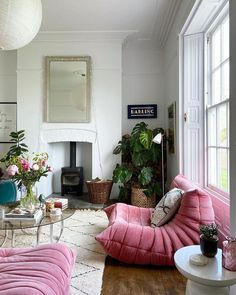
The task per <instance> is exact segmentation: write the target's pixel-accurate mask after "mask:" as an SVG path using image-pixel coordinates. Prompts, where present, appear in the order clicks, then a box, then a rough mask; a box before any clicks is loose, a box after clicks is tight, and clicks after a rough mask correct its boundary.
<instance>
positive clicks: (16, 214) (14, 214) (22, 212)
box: [3, 208, 43, 223]
mask: <svg viewBox="0 0 236 295" xmlns="http://www.w3.org/2000/svg"><path fill="white" fill-rule="evenodd" d="M42 216H43V212H42V210H41V209H35V210H34V211H33V212H30V211H28V210H26V209H24V208H15V209H13V210H11V211H10V212H8V213H5V214H4V218H3V219H4V221H11V222H12V221H22V222H30V223H38V222H39V221H40V220H41V218H42Z"/></svg>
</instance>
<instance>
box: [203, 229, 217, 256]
mask: <svg viewBox="0 0 236 295" xmlns="http://www.w3.org/2000/svg"><path fill="white" fill-rule="evenodd" d="M217 235H218V226H217V225H216V224H215V223H211V224H203V225H201V226H200V248H201V251H202V254H203V255H205V256H207V257H214V256H215V255H216V253H217V245H218V240H219V239H218V236H217Z"/></svg>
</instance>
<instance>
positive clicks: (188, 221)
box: [96, 175, 214, 265]
mask: <svg viewBox="0 0 236 295" xmlns="http://www.w3.org/2000/svg"><path fill="white" fill-rule="evenodd" d="M174 187H177V188H180V189H182V190H183V191H184V192H185V193H184V194H183V197H182V200H181V204H180V208H179V210H178V212H177V213H176V215H175V216H174V217H173V218H172V219H171V220H170V221H169V222H168V223H166V224H164V225H163V226H160V227H155V228H152V227H151V226H150V217H151V214H152V212H153V210H154V209H152V208H139V207H135V206H131V205H127V204H123V203H117V204H114V205H111V206H109V207H107V208H105V212H106V214H107V216H108V219H109V226H108V227H107V228H106V229H105V230H104V231H103V232H102V233H100V234H98V235H97V236H96V240H97V241H99V242H100V243H101V245H102V246H103V247H104V249H105V251H106V253H107V254H108V255H110V256H111V257H113V258H116V259H118V260H119V261H122V262H125V263H130V264H153V265H174V260H173V256H174V253H175V252H176V251H177V250H178V249H179V248H182V247H184V246H187V245H193V244H199V226H200V224H203V223H212V222H214V211H213V208H212V202H211V198H210V196H209V195H208V194H207V193H206V192H205V191H203V190H201V189H200V188H198V187H196V186H195V185H194V184H193V183H192V182H191V181H189V180H188V179H186V178H185V177H184V176H183V175H178V176H176V178H175V179H174V180H173V182H172V184H171V188H174Z"/></svg>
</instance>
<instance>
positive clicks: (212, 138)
mask: <svg viewBox="0 0 236 295" xmlns="http://www.w3.org/2000/svg"><path fill="white" fill-rule="evenodd" d="M215 127H216V109H215V108H214V109H210V110H208V145H209V146H212V145H214V146H216V128H215Z"/></svg>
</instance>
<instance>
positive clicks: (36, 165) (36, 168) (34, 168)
mask: <svg viewBox="0 0 236 295" xmlns="http://www.w3.org/2000/svg"><path fill="white" fill-rule="evenodd" d="M32 169H33V170H34V171H37V170H39V165H38V164H36V163H34V164H33V165H32Z"/></svg>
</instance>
